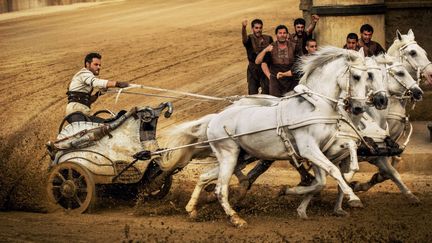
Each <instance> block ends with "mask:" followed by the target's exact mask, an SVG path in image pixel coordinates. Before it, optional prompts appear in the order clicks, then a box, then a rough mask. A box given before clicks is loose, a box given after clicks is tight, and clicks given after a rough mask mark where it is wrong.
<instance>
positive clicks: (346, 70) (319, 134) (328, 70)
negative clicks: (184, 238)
mask: <svg viewBox="0 0 432 243" xmlns="http://www.w3.org/2000/svg"><path fill="white" fill-rule="evenodd" d="M306 60H307V62H306V63H305V65H304V67H305V68H304V70H306V72H305V74H304V76H303V80H307V81H305V83H306V84H307V85H308V86H309V87H310V88H312V89H313V90H314V91H315V93H313V94H310V93H309V94H304V95H301V97H300V96H299V97H295V98H291V99H287V100H284V101H283V102H280V103H279V105H278V106H266V107H263V106H256V105H251V106H231V107H229V108H227V109H226V110H224V111H223V112H221V113H219V114H217V115H211V116H207V117H204V118H202V119H200V120H198V121H194V122H191V123H190V124H184V125H183V126H182V127H181V129H182V131H183V137H184V138H186V137H189V142H192V141H194V139H195V141H196V140H198V139H199V138H203V137H205V133H203V132H204V131H205V130H207V138H208V139H210V140H211V139H217V138H220V137H224V136H227V134H228V135H233V134H247V135H244V136H240V137H238V138H235V139H224V140H220V141H215V142H211V143H210V145H211V147H212V150H213V151H214V152H215V154H216V157H217V159H218V161H219V168H214V169H213V170H211V171H209V172H208V173H206V174H203V175H202V176H201V177H200V182H199V183H198V184H197V186H196V188H195V190H194V192H193V194H192V197H191V200H190V201H189V203H188V205H187V206H186V210H187V211H188V212H189V213H190V214H191V216H194V215H196V213H197V212H196V203H197V199H198V195H199V193H200V191H201V189H202V188H203V187H204V186H205V185H206V184H207V183H208V182H210V181H212V180H213V179H215V178H218V182H217V188H216V194H217V196H218V199H219V201H220V203H221V204H222V207H223V208H224V210H225V212H226V213H227V214H228V215H229V216H230V220H231V222H232V223H233V224H234V225H236V226H243V225H245V224H246V222H245V221H244V220H243V219H241V218H240V217H239V216H238V215H237V214H236V212H235V211H234V210H233V209H232V208H231V206H230V205H229V203H228V195H227V194H228V183H229V179H230V178H231V176H232V174H233V171H234V168H235V166H236V163H237V158H238V155H239V152H240V149H243V150H245V151H246V152H247V153H248V154H250V155H251V156H253V157H256V158H261V159H289V158H291V154H290V153H289V152H288V151H287V146H286V143H284V141H283V140H285V142H287V140H286V139H281V137H280V136H277V133H275V131H279V130H278V129H276V128H278V127H283V126H286V125H288V127H290V133H291V135H292V137H293V138H294V139H292V142H295V144H294V146H295V147H296V148H297V150H298V154H299V155H300V156H301V157H304V158H307V159H309V160H310V161H311V162H312V163H314V164H315V165H317V166H319V167H320V168H323V169H324V171H325V172H326V173H329V174H330V175H331V176H333V177H334V178H335V179H336V180H337V181H338V183H339V185H340V186H341V188H342V189H343V191H344V193H345V194H347V195H348V196H349V199H350V200H349V203H350V204H351V205H352V206H353V207H356V206H357V207H359V206H362V205H361V201H360V199H359V198H358V197H357V196H356V195H355V194H353V193H352V190H351V188H349V187H348V186H347V184H346V182H345V181H344V180H343V178H342V175H341V174H340V171H339V170H338V168H337V167H336V166H335V165H334V164H333V163H332V162H330V161H329V160H328V159H327V158H326V157H325V156H324V154H323V153H322V152H321V149H322V148H323V146H324V145H325V144H326V142H328V141H329V140H330V139H331V138H332V137H333V134H334V133H336V131H337V130H338V129H337V124H336V123H337V122H338V118H339V115H338V114H337V113H336V111H335V104H334V103H333V102H332V101H335V100H337V99H338V97H339V95H340V93H341V92H342V91H346V93H347V94H350V95H351V98H352V99H351V103H352V105H351V111H352V112H353V113H354V114H359V113H361V112H362V111H363V105H364V103H365V91H366V79H367V74H366V72H365V70H366V69H365V68H364V66H363V60H364V58H363V56H362V54H359V53H357V52H352V51H347V50H343V49H340V48H332V47H329V48H324V49H323V50H321V51H320V52H318V55H316V56H311V57H307V58H306ZM322 80H326V82H322ZM318 93H319V94H318ZM322 97H326V98H322ZM323 100H324V102H323ZM317 103H318V104H317ZM314 104H315V105H319V106H315V105H314ZM246 117H247V118H249V119H245V118H246ZM251 118H253V119H251ZM207 126H208V127H207ZM189 131H190V132H189ZM254 131H256V132H254ZM248 133H249V134H248ZM177 137H182V135H181V134H180V135H177ZM193 138H194V139H193ZM191 151H193V148H191V149H189V152H191ZM176 153H177V155H174V156H173V157H171V156H169V157H171V158H168V161H167V163H168V164H171V165H170V166H172V167H175V166H176V163H178V162H180V160H178V158H184V156H185V155H184V153H183V152H181V151H177V152H176ZM186 156H187V155H186ZM170 159H172V160H171V162H170ZM183 162H185V161H183ZM186 163H187V162H186ZM170 166H167V167H170ZM206 175H207V176H206ZM218 175H219V176H218Z"/></svg>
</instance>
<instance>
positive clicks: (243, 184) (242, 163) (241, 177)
mask: <svg viewBox="0 0 432 243" xmlns="http://www.w3.org/2000/svg"><path fill="white" fill-rule="evenodd" d="M247 163H248V161H246V160H244V159H243V158H242V156H239V158H238V162H237V166H236V167H235V169H234V175H235V176H236V177H237V179H238V182H239V187H238V192H237V193H236V195H237V197H236V199H235V200H234V201H235V203H234V204H236V203H238V202H240V201H242V200H243V199H244V198H245V197H246V193H247V191H248V187H249V180H248V177H247V176H246V175H245V174H243V172H242V170H243V169H244V168H245V167H246V164H247Z"/></svg>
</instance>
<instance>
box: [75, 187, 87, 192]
mask: <svg viewBox="0 0 432 243" xmlns="http://www.w3.org/2000/svg"><path fill="white" fill-rule="evenodd" d="M77 191H79V192H88V190H87V187H80V188H77Z"/></svg>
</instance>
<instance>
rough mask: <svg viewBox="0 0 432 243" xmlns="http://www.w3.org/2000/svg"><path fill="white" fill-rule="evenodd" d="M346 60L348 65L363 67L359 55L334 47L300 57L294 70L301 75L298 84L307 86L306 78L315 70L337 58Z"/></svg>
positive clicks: (326, 47)
mask: <svg viewBox="0 0 432 243" xmlns="http://www.w3.org/2000/svg"><path fill="white" fill-rule="evenodd" d="M342 57H343V58H346V59H347V60H348V61H349V63H352V64H361V65H363V63H362V62H363V58H362V56H361V55H360V53H358V52H356V51H352V50H347V49H342V48H338V47H334V46H325V47H323V48H321V50H319V51H317V52H315V54H314V55H310V56H302V57H301V58H300V62H299V63H298V65H297V66H296V69H297V70H298V71H300V72H301V73H303V77H302V78H301V79H300V82H299V83H300V84H307V80H308V77H309V76H310V75H312V73H313V72H314V71H315V69H317V68H320V67H322V66H324V65H326V64H328V63H330V62H332V61H334V60H336V59H338V58H342Z"/></svg>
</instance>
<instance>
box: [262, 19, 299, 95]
mask: <svg viewBox="0 0 432 243" xmlns="http://www.w3.org/2000/svg"><path fill="white" fill-rule="evenodd" d="M275 34H276V38H277V41H276V42H273V43H272V44H270V45H269V46H267V47H266V48H265V49H264V50H263V51H262V52H260V53H259V54H258V56H257V58H256V60H255V63H256V64H261V63H263V62H265V63H267V65H268V67H269V69H270V70H269V72H267V73H265V74H266V76H267V77H268V78H269V80H270V89H269V90H270V95H273V96H277V97H281V96H282V95H284V94H285V93H286V92H288V91H291V90H292V89H293V88H294V87H295V86H296V85H297V84H298V80H297V79H296V77H295V75H294V73H293V70H292V69H293V64H294V62H295V58H296V56H297V55H299V52H300V50H298V49H296V44H295V43H294V42H292V41H290V40H289V37H288V28H287V27H286V26H285V25H279V26H277V27H276V29H275Z"/></svg>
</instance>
